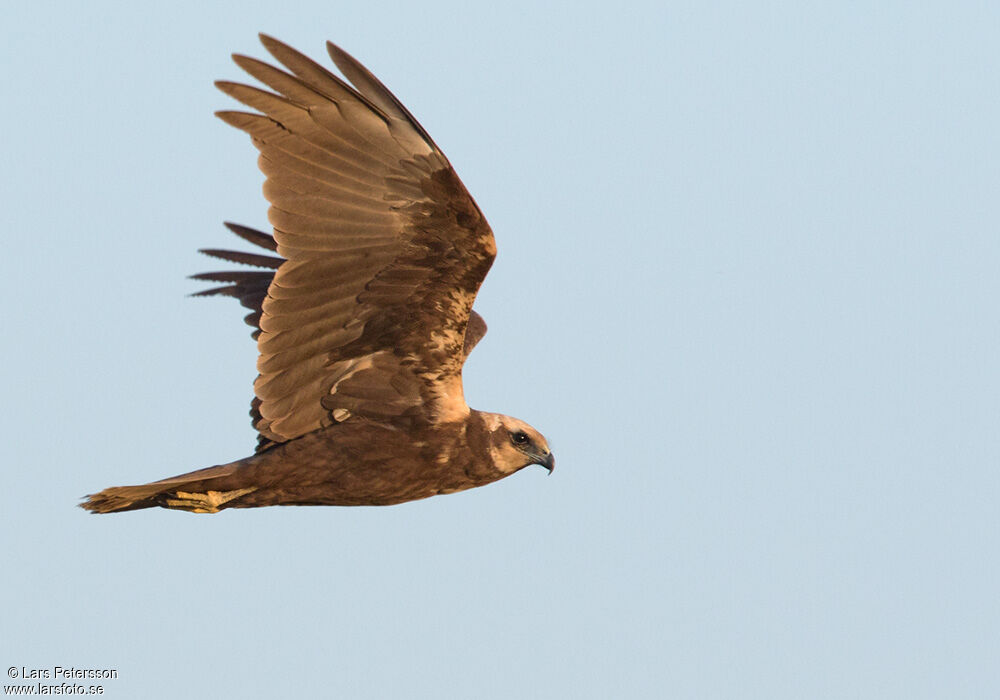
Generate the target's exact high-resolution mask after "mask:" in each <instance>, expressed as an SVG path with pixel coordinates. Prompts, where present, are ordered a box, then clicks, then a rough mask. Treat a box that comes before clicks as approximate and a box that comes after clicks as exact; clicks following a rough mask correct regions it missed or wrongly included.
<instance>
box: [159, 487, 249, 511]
mask: <svg viewBox="0 0 1000 700" xmlns="http://www.w3.org/2000/svg"><path fill="white" fill-rule="evenodd" d="M256 490H257V488H256V487H254V486H251V487H249V488H245V489H236V490H234V491H206V492H205V493H188V492H187V491H177V492H176V493H175V494H174V495H175V496H176V498H167V507H168V508H178V509H180V510H187V511H190V512H192V513H218V512H219V506H221V505H224V504H226V503H229V501H231V500H233V499H234V498H239V497H240V496H243V495H245V494H248V493H250V492H252V491H256Z"/></svg>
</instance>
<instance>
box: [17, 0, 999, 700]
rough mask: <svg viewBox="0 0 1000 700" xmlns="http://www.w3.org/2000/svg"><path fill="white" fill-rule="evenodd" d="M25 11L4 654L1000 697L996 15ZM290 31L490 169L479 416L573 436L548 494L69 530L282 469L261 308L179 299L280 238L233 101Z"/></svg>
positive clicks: (329, 6)
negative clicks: (198, 480) (238, 252)
mask: <svg viewBox="0 0 1000 700" xmlns="http://www.w3.org/2000/svg"><path fill="white" fill-rule="evenodd" d="M4 15H5V20H4V22H3V28H2V29H0V33H2V35H3V41H2V42H0V60H2V65H3V69H4V70H3V75H4V77H3V79H2V82H3V94H4V99H3V108H2V109H0V126H2V133H3V134H4V136H3V144H4V145H3V160H4V164H5V167H4V168H3V171H2V174H0V198H2V201H3V207H2V209H0V232H2V234H0V235H2V236H3V250H4V255H3V256H2V258H0V260H2V262H0V265H2V271H3V275H4V279H5V285H4V286H5V289H6V294H5V301H6V303H5V304H4V305H3V311H2V323H3V326H2V327H3V335H4V338H5V340H4V342H3V343H2V344H0V367H2V368H3V369H2V377H0V380H2V385H0V391H2V396H3V398H4V402H5V405H6V409H7V410H6V411H5V413H4V417H3V423H4V426H5V430H4V431H3V436H4V446H3V457H2V458H0V459H2V462H3V475H4V481H3V486H4V488H3V501H4V504H3V507H2V508H0V533H2V534H0V548H2V551H3V552H4V558H3V561H4V566H3V569H4V573H3V576H2V592H3V596H2V600H3V601H4V605H5V609H4V612H3V615H2V616H0V619H2V623H0V624H2V633H0V663H2V664H3V667H4V668H5V667H8V666H17V667H20V666H26V667H36V668H46V667H48V668H51V667H53V666H56V665H61V666H77V667H102V668H105V667H107V668H116V669H118V670H119V673H120V677H119V679H117V680H115V681H109V682H107V684H106V694H105V696H106V697H111V698H170V697H193V698H202V697H204V698H209V697H211V698H224V697H244V698H273V697H295V696H301V697H332V698H387V697H392V698H397V697H398V698H439V697H456V698H459V697H461V698H505V699H506V698H532V697H538V698H542V697H546V698H551V697H565V698H609V697H622V698H661V697H669V698H698V699H701V698H740V699H743V698H765V699H768V700H772V699H775V698H789V699H801V698H810V699H816V698H845V697H851V698H878V699H882V698H907V699H912V698H944V697H947V698H996V697H998V696H1000V664H998V663H997V659H998V658H1000V632H998V630H1000V596H998V595H997V591H998V590H1000V565H998V559H997V557H998V545H1000V509H998V501H1000V475H998V465H1000V431H998V425H1000V403H998V401H1000V398H998V397H1000V359H998V352H997V345H998V341H1000V311H998V308H1000V306H998V299H1000V281H998V280H1000V235H998V222H1000V197H998V188H1000V157H998V156H1000V136H998V134H1000V132H998V125H1000V98H998V95H1000V90H998V87H1000V86H998V75H1000V50H998V47H997V37H998V36H1000V9H998V7H997V6H996V5H995V4H992V3H971V2H949V3H943V2H942V3H913V2H885V3H854V2H840V3H801V2H794V3H793V2H789V3H742V2H741V3H718V2H689V3H673V2H657V3H565V4H560V5H551V4H549V5H545V4H543V5H542V6H537V5H536V4H535V3H490V4H489V5H487V4H485V3H479V4H472V5H470V4H467V3H457V2H456V3H440V2H422V1H421V2H411V3H400V4H393V3H360V2H351V3H340V2H336V1H333V2H294V1H288V2H282V3H274V2H267V3H264V2H253V1H244V0H241V1H240V2H223V3H213V2H198V3H193V2H174V3H169V4H166V3H165V4H161V5H159V6H156V7H153V6H150V5H147V4H145V3H108V2H104V3H101V2H91V3H69V2H65V3H17V4H12V5H11V6H10V7H8V8H6V10H5V12H4ZM258 31H266V32H268V33H271V34H273V35H275V36H277V37H279V38H281V39H283V40H284V41H286V42H288V43H290V44H292V45H293V46H295V47H297V48H299V49H301V50H303V51H305V52H306V53H308V54H310V55H312V56H313V57H315V58H319V59H324V48H323V41H324V40H326V39H332V40H334V41H336V42H337V43H339V44H341V45H342V46H343V47H344V48H345V49H347V50H348V51H350V52H351V53H353V54H354V55H355V56H357V57H358V58H359V59H360V60H361V61H362V62H364V63H365V64H366V65H368V67H369V68H371V69H372V70H373V71H374V72H375V73H376V75H378V76H379V77H380V78H381V79H382V80H383V81H384V82H385V83H386V84H387V85H388V86H389V88H390V89H392V90H393V91H394V92H395V93H396V94H397V95H398V96H399V97H400V99H401V100H402V101H403V102H404V104H406V105H407V106H408V107H409V108H410V110H411V111H412V112H413V113H414V114H415V115H416V117H417V118H418V119H419V120H420V121H421V122H422V123H423V125H424V126H425V127H426V128H427V130H428V131H429V132H430V134H431V135H432V136H433V138H434V139H435V140H436V141H437V143H438V144H440V146H441V147H442V148H443V149H444V151H445V152H446V153H447V154H448V156H449V157H450V159H451V160H452V162H453V164H454V165H455V167H456V168H457V169H458V172H459V174H460V175H461V177H462V178H463V180H464V181H465V183H466V185H467V186H468V188H469V190H470V191H471V192H472V194H473V195H474V196H475V197H476V199H477V201H478V202H479V204H480V206H481V207H482V209H483V211H484V212H485V213H486V215H487V217H488V218H489V220H490V222H491V224H492V226H493V228H494V230H495V232H496V236H497V241H498V245H499V248H500V255H499V258H498V260H497V264H496V265H495V267H494V270H493V272H492V273H491V275H490V277H489V279H488V280H487V283H486V285H485V287H484V288H483V291H482V294H481V295H480V299H479V302H478V306H477V308H478V309H479V310H480V312H481V313H482V314H483V316H485V318H486V319H487V321H488V323H489V324H490V333H489V334H488V335H487V337H486V339H485V340H484V341H483V343H482V344H481V345H480V346H479V347H478V348H477V349H476V351H475V352H474V353H473V356H472V358H471V360H470V362H469V364H468V365H467V368H466V394H467V397H468V399H469V401H470V403H471V404H472V405H473V406H475V407H477V408H482V409H485V410H493V411H500V412H504V413H509V414H512V415H516V416H518V417H521V418H524V419H526V420H528V421H529V422H531V423H532V424H534V425H535V426H537V427H538V428H539V429H540V430H541V431H543V432H544V433H545V434H546V435H547V436H548V437H549V438H550V441H551V443H552V444H553V446H554V449H555V452H556V455H557V457H558V468H557V470H556V471H555V473H554V474H553V475H552V476H551V477H546V476H545V472H544V471H543V470H542V469H540V468H535V469H532V470H527V471H524V472H521V473H519V474H517V475H516V476H514V477H513V478H510V479H507V480H505V481H503V482H500V483H498V484H495V485H492V486H489V487H486V488H483V489H477V490H474V491H471V492H466V493H462V494H457V495H453V496H447V497H441V498H435V499H431V500H428V501H423V502H418V503H411V504H407V505H403V506H397V507H392V508H381V509H379V508H368V509H364V508H362V509H337V508H269V509H260V510H251V511H228V512H225V513H222V514H220V515H218V516H212V517H204V516H203V517H199V516H192V515H189V514H185V513H176V512H168V511H164V510H150V511H140V512H134V513H126V514H123V515H117V516H102V517H96V516H90V515H87V514H85V513H84V512H83V511H82V510H80V509H77V508H75V507H74V505H75V503H76V502H77V499H78V498H79V497H80V496H82V495H83V494H86V493H89V492H93V491H95V490H97V489H100V488H102V487H105V486H109V485H113V484H124V483H138V482H144V481H148V480H152V479H157V478H161V477H165V476H168V475H172V474H176V473H180V472H184V471H188V470H190V469H194V468H198V467H202V466H207V465H211V464H216V463H220V462H227V461H230V460H233V459H236V458H239V457H242V456H245V455H247V454H249V453H250V452H251V450H252V448H253V443H254V440H253V438H254V435H253V432H252V430H251V427H250V425H249V420H248V417H247V409H248V402H249V399H250V396H251V382H252V380H253V377H254V375H255V370H254V360H255V350H254V346H253V344H252V342H251V341H250V339H249V336H248V329H247V327H246V326H244V325H243V323H242V321H241V318H242V314H243V310H242V309H241V308H239V307H238V305H237V304H235V303H233V302H231V301H230V300H198V299H188V298H185V294H188V293H190V292H193V291H196V290H197V289H199V285H198V284H196V283H194V282H190V281H188V280H186V279H185V275H188V274H192V273H196V272H202V271H206V270H208V269H211V268H214V267H216V263H213V262H211V261H209V260H208V259H207V258H202V257H201V256H199V255H198V254H197V253H196V252H195V251H196V249H197V248H199V247H224V246H229V245H232V244H235V243H237V241H236V239H235V238H233V237H232V236H231V235H229V234H228V233H227V232H226V231H225V229H224V228H223V227H222V224H221V222H222V221H223V220H225V219H231V220H235V221H238V222H241V223H245V224H248V225H251V226H264V225H266V218H265V208H266V207H265V202H264V199H263V197H262V196H261V194H260V184H261V181H262V176H261V175H260V174H259V173H258V171H257V170H256V165H255V159H256V153H255V151H254V149H253V148H252V146H251V144H250V142H249V139H247V138H246V136H245V135H244V134H241V133H239V132H237V131H236V130H234V129H231V128H229V127H227V126H225V125H224V124H223V123H222V122H220V121H218V120H217V119H215V118H214V117H213V116H212V112H213V111H214V110H216V109H222V108H228V107H231V106H232V104H233V103H232V102H231V101H229V100H228V99H227V98H226V97H225V96H224V95H222V94H221V93H218V92H217V91H216V90H215V89H214V88H213V86H212V81H213V80H215V79H220V78H225V79H242V74H241V72H240V71H239V70H238V69H237V68H236V66H234V65H233V64H231V63H230V61H229V54H230V53H231V52H233V51H238V52H242V53H250V54H252V55H257V56H264V55H265V52H264V51H263V49H262V47H260V46H259V45H258V44H257V41H256V33H257V32H258ZM324 60H325V59H324ZM5 682H6V681H5Z"/></svg>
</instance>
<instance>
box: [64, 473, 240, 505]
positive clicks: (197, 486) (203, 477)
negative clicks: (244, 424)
mask: <svg viewBox="0 0 1000 700" xmlns="http://www.w3.org/2000/svg"><path fill="white" fill-rule="evenodd" d="M238 467H239V462H233V463H231V464H222V465H219V466H216V467H208V468H207V469H199V470H198V471H194V472H190V473H188V474H181V475H180V476H174V477H170V478H169V479H163V480H162V481H154V482H152V483H149V484H140V485H138V486H111V487H109V488H106V489H104V490H103V491H100V492H98V493H92V494H90V495H88V496H87V497H86V499H87V500H85V501H84V502H83V503H81V504H80V507H81V508H84V509H85V510H89V511H90V512H91V513H121V512H124V511H127V510H139V509H141V508H155V507H157V506H159V507H161V508H173V509H176V510H186V511H189V512H192V513H216V512H218V511H219V510H221V509H222V508H223V507H226V505H225V504H227V503H229V502H230V501H233V500H234V499H236V498H239V497H240V496H243V495H246V494H248V493H251V492H253V491H256V490H257V489H256V487H253V486H249V487H244V488H240V487H239V485H238V484H235V483H233V482H234V480H233V479H231V478H227V477H232V476H234V475H235V474H237V472H238Z"/></svg>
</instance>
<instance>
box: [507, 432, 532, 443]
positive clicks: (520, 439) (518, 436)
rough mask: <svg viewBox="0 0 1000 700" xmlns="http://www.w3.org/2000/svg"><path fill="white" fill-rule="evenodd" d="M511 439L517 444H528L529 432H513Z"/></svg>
mask: <svg viewBox="0 0 1000 700" xmlns="http://www.w3.org/2000/svg"><path fill="white" fill-rule="evenodd" d="M510 439H511V440H513V441H514V444H515V445H526V444H527V443H528V434H527V433H523V432H521V431H518V432H516V433H512V434H511V436H510Z"/></svg>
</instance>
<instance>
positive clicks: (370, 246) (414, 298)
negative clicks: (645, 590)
mask: <svg viewBox="0 0 1000 700" xmlns="http://www.w3.org/2000/svg"><path fill="white" fill-rule="evenodd" d="M260 38H261V41H262V43H263V44H264V47H265V48H266V49H267V51H268V52H269V53H270V54H271V55H272V56H273V57H274V58H275V59H276V60H277V61H278V62H279V63H280V64H281V65H282V66H284V69H280V68H276V67H274V66H272V65H270V64H268V63H265V62H262V61H259V60H257V59H254V58H249V57H247V56H241V55H234V56H233V60H234V61H235V62H236V64H237V65H238V66H239V67H240V68H242V69H243V70H245V71H246V72H247V73H249V74H250V75H251V76H253V77H254V78H256V79H257V80H259V81H260V82H261V83H263V84H264V85H266V86H267V87H269V88H270V91H268V90H263V89H260V88H256V87H250V86H248V85H242V84H239V83H231V82H225V81H220V82H218V83H216V84H217V86H218V87H219V89H220V90H222V91H223V92H224V93H226V94H227V95H229V96H231V97H233V98H235V99H236V100H238V101H239V102H241V103H242V104H244V105H246V106H247V107H249V108H250V109H252V110H254V111H253V112H243V111H222V112H218V113H217V114H218V116H219V117H220V118H221V119H222V120H223V121H225V122H226V123H228V124H231V125H232V126H235V127H236V128H237V129H240V130H242V131H245V132H246V133H248V134H249V135H250V137H251V140H252V141H253V144H254V146H256V147H257V150H258V151H260V156H259V159H258V164H259V165H260V169H261V170H262V171H263V172H264V174H265V175H266V182H265V184H264V195H265V197H266V198H267V200H268V201H269V202H270V205H271V206H270V209H269V212H268V218H269V220H270V223H271V225H272V226H273V230H274V235H273V236H272V235H270V234H267V233H263V232H261V231H256V230H253V229H250V228H247V227H245V226H239V225H236V224H227V226H228V227H229V229H230V230H231V231H232V232H233V233H235V234H236V235H238V236H240V237H241V238H243V239H244V240H246V241H248V242H249V243H251V244H254V245H256V246H259V247H260V248H263V249H265V250H266V251H267V253H268V254H260V253H246V252H235V251H228V250H215V249H210V250H203V251H202V252H203V253H206V254H208V255H210V256H212V257H215V258H221V259H223V260H226V261H230V262H234V263H241V264H244V265H248V266H253V267H255V268H257V269H256V270H253V271H247V270H228V271H224V272H209V273H206V274H201V275H195V279H199V280H207V281H210V282H215V283H220V284H221V285H222V286H217V287H214V288H212V289H209V290H206V291H204V292H201V293H200V294H201V295H207V296H211V295H223V296H231V297H235V298H236V299H238V300H239V301H240V303H241V304H242V305H243V306H245V307H247V308H248V309H250V311H251V313H250V314H249V315H247V317H246V321H247V323H248V324H249V325H251V326H252V327H253V328H254V331H253V337H254V338H255V339H256V341H257V349H258V351H259V353H260V356H259V358H258V361H257V370H258V372H259V375H258V377H257V379H256V381H255V382H254V394H255V397H254V399H253V401H252V404H251V410H250V415H251V417H252V419H253V426H254V428H256V430H257V432H258V440H257V449H256V452H255V453H254V454H253V455H252V456H250V457H246V458H244V459H240V460H237V461H235V462H231V463H229V464H222V465H217V466H214V467H208V468H206V469H200V470H198V471H194V472H190V473H188V474H182V475H180V476H175V477H171V478H169V479H163V480H162V481H155V482H152V483H149V484H143V485H139V486H115V487H111V488H106V489H104V490H103V491H101V492H100V493H96V494H93V495H90V496H88V497H87V500H86V501H85V502H83V503H82V504H81V506H82V507H83V508H86V509H87V510H90V511H93V512H94V513H113V512H118V511H126V510H135V509H139V508H151V507H154V506H160V507H162V508H173V509H177V510H186V511H191V512H195V513H215V512H218V511H220V510H222V509H225V508H255V507H259V506H270V505H391V504H395V503H403V502H405V501H412V500H416V499H420V498H427V497H429V496H435V495H438V494H446V493H453V492H455V491H462V490H465V489H469V488H473V487H476V486H483V485H485V484H488V483H491V482H493V481H497V480H498V479H502V478H504V477H505V476H510V475H511V474H513V473H515V472H517V471H519V470H520V469H523V468H524V467H526V466H528V465H532V464H539V465H542V466H543V467H545V468H547V469H548V470H549V472H550V473H551V471H552V469H553V467H554V465H555V460H554V458H553V456H552V452H551V451H550V450H549V447H548V444H547V443H546V441H545V438H544V437H542V435H541V434H540V433H539V432H538V431H537V430H535V429H534V428H532V427H531V426H530V425H528V424H527V423H525V422H523V421H520V420H518V419H516V418H511V417H510V416H505V415H501V414H498V413H485V412H482V411H476V410H472V409H470V408H469V406H468V405H467V404H466V403H465V397H464V394H463V391H462V366H463V364H464V363H465V360H466V358H467V357H468V356H469V352H470V351H471V350H472V348H473V347H475V345H476V343H477V342H478V341H479V340H480V339H481V338H482V337H483V334H484V333H485V332H486V323H485V322H484V321H483V319H482V317H480V316H479V314H477V313H476V312H475V311H473V310H472V303H473V301H474V300H475V297H476V292H477V291H478V290H479V286H480V285H481V284H482V281H483V278H484V277H485V276H486V273H487V272H488V271H489V269H490V266H491V265H492V264H493V258H494V257H495V255H496V245H495V243H494V239H493V232H492V231H491V230H490V227H489V225H488V224H487V223H486V219H485V218H484V217H483V214H482V212H481V211H480V210H479V207H478V206H477V205H476V203H475V202H474V201H473V199H472V197H471V196H470V195H469V193H468V192H467V191H466V189H465V186H464V185H462V182H461V181H460V180H459V179H458V176H457V175H456V174H455V171H454V170H453V169H452V167H451V164H450V163H449V162H448V159H447V158H445V156H444V154H443V153H442V152H441V150H440V149H439V148H438V147H437V145H436V144H435V143H434V141H433V140H432V139H431V137H430V136H429V135H428V134H427V132H426V131H424V129H423V128H422V127H421V126H420V124H418V123H417V121H416V120H415V119H414V118H413V116H412V115H411V114H410V113H409V112H408V111H407V109H406V108H405V107H404V106H403V105H402V104H400V102H399V100H397V99H396V97H395V96H393V94H392V93H391V92H389V90H387V89H386V87H385V86H384V85H382V83H381V82H379V80H378V79H377V78H376V77H375V76H374V75H372V74H371V73H370V72H369V71H368V70H367V69H366V68H365V67H364V66H362V65H361V64H360V63H358V62H357V61H356V60H355V59H354V58H352V57H351V56H349V55H348V54H347V53H346V52H344V51H343V50H342V49H340V48H339V47H337V46H336V45H334V44H332V43H329V42H328V43H327V51H328V53H329V54H330V58H331V59H333V63H334V64H335V65H336V66H337V68H339V69H340V72H341V73H342V74H343V76H344V77H345V78H346V81H345V80H344V79H342V78H340V77H338V76H337V75H335V74H334V73H332V72H330V71H328V70H327V69H326V68H324V67H323V66H321V65H320V64H318V63H316V62H314V61H312V60H311V59H309V58H307V57H306V56H304V55H303V54H301V53H299V52H298V51H296V50H294V49H292V48H291V47H289V46H286V45H285V44H283V43H281V42H280V41H277V40H276V39H273V38H271V37H268V36H265V35H261V37H260ZM348 81H349V82H348Z"/></svg>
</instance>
